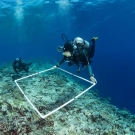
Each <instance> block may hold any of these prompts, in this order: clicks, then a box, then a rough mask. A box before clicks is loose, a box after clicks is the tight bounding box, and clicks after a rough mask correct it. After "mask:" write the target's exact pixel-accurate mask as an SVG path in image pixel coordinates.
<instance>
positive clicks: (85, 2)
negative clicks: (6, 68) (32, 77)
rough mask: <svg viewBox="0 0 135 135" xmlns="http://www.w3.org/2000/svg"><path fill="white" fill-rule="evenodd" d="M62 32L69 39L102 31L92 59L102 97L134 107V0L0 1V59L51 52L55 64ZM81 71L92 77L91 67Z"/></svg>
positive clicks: (87, 37)
mask: <svg viewBox="0 0 135 135" xmlns="http://www.w3.org/2000/svg"><path fill="white" fill-rule="evenodd" d="M62 33H64V34H66V36H67V37H68V39H73V38H75V37H77V36H80V37H82V38H84V39H85V40H87V41H89V40H90V39H91V38H92V37H93V36H98V37H99V39H98V40H97V41H96V52H95V56H94V58H93V59H92V61H93V63H92V69H93V73H94V74H95V77H96V79H97V81H98V83H97V85H96V89H98V91H99V95H100V97H104V98H106V97H111V99H112V100H111V103H112V104H113V105H115V106H117V107H118V108H120V109H122V108H127V109H128V110H129V111H130V112H131V113H135V83H134V81H135V53H134V51H135V38H134V35H135V1H134V0H117V1H116V0H108V1H107V0H105V1H104V0H91V1H90V0H52V1H47V0H38V1H37V0H1V1H0V56H1V57H0V64H3V63H6V62H12V61H13V60H14V59H15V58H16V57H21V58H22V59H25V60H31V59H34V58H35V59H47V58H49V59H50V60H54V61H56V63H54V64H57V61H58V56H59V60H60V59H61V58H62V55H61V54H60V53H59V54H58V52H57V46H59V45H63V44H64V42H63V40H62V39H61V34H62ZM64 68H66V69H69V67H67V65H66V64H64ZM69 70H70V71H72V72H76V70H77V69H76V67H72V68H70V69H69ZM80 75H81V76H83V77H85V78H87V79H88V73H87V71H81V74H80Z"/></svg>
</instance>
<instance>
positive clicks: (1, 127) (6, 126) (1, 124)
mask: <svg viewBox="0 0 135 135" xmlns="http://www.w3.org/2000/svg"><path fill="white" fill-rule="evenodd" d="M0 130H2V131H3V132H8V131H9V130H10V125H9V124H7V123H4V122H0Z"/></svg>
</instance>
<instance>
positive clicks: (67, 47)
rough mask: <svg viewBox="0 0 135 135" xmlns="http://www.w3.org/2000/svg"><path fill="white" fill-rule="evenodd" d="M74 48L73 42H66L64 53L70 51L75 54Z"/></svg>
mask: <svg viewBox="0 0 135 135" xmlns="http://www.w3.org/2000/svg"><path fill="white" fill-rule="evenodd" d="M73 50H74V49H73V46H72V44H71V42H66V43H65V44H64V47H63V52H66V51H69V52H71V53H72V52H73Z"/></svg>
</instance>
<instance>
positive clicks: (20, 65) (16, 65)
mask: <svg viewBox="0 0 135 135" xmlns="http://www.w3.org/2000/svg"><path fill="white" fill-rule="evenodd" d="M31 64H32V63H29V64H26V63H24V62H22V61H21V58H20V59H19V60H15V61H14V62H13V63H12V67H13V69H14V71H15V72H16V73H17V74H18V73H19V72H21V71H23V70H24V71H25V72H28V71H29V66H30V65H31Z"/></svg>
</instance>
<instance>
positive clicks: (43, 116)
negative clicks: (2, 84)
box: [14, 68, 96, 119]
mask: <svg viewBox="0 0 135 135" xmlns="http://www.w3.org/2000/svg"><path fill="white" fill-rule="evenodd" d="M54 69H56V68H49V69H47V70H43V71H40V72H37V73H34V74H31V75H28V76H25V77H22V78H19V79H17V80H15V81H14V82H15V84H16V85H17V87H18V88H19V90H20V91H21V93H22V94H23V96H24V97H25V98H26V100H27V101H28V102H29V104H30V105H31V107H32V108H33V109H34V110H35V111H36V112H37V113H38V115H39V116H40V117H41V118H42V119H45V118H46V117H48V116H49V115H51V114H53V113H55V112H56V111H58V110H59V109H61V108H63V107H64V106H66V105H68V104H69V103H71V102H73V101H74V100H75V99H77V98H79V97H80V96H81V95H83V94H84V93H85V92H87V91H88V90H90V89H91V88H92V87H93V86H95V85H96V84H95V83H93V82H92V81H89V80H87V79H85V78H82V77H80V76H77V75H75V74H73V73H71V72H68V71H66V70H64V69H62V68H57V69H59V70H61V71H63V72H66V73H68V74H70V75H72V76H75V77H77V78H79V79H82V80H84V81H86V82H89V83H90V84H92V85H91V86H90V87H88V88H86V89H85V90H84V91H82V92H81V93H80V94H78V95H77V96H75V97H74V98H72V99H71V100H69V101H68V102H66V103H64V104H63V105H61V106H59V107H58V108H56V109H54V110H53V111H51V112H49V113H47V114H46V115H43V114H42V113H40V112H39V110H38V109H37V108H36V107H35V106H34V104H32V102H31V101H30V100H29V98H28V97H27V96H26V95H25V93H24V92H23V90H22V89H21V87H20V86H19V84H18V83H17V82H18V81H20V80H23V79H26V78H29V77H32V76H35V75H38V74H41V73H44V72H47V71H50V70H54Z"/></svg>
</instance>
